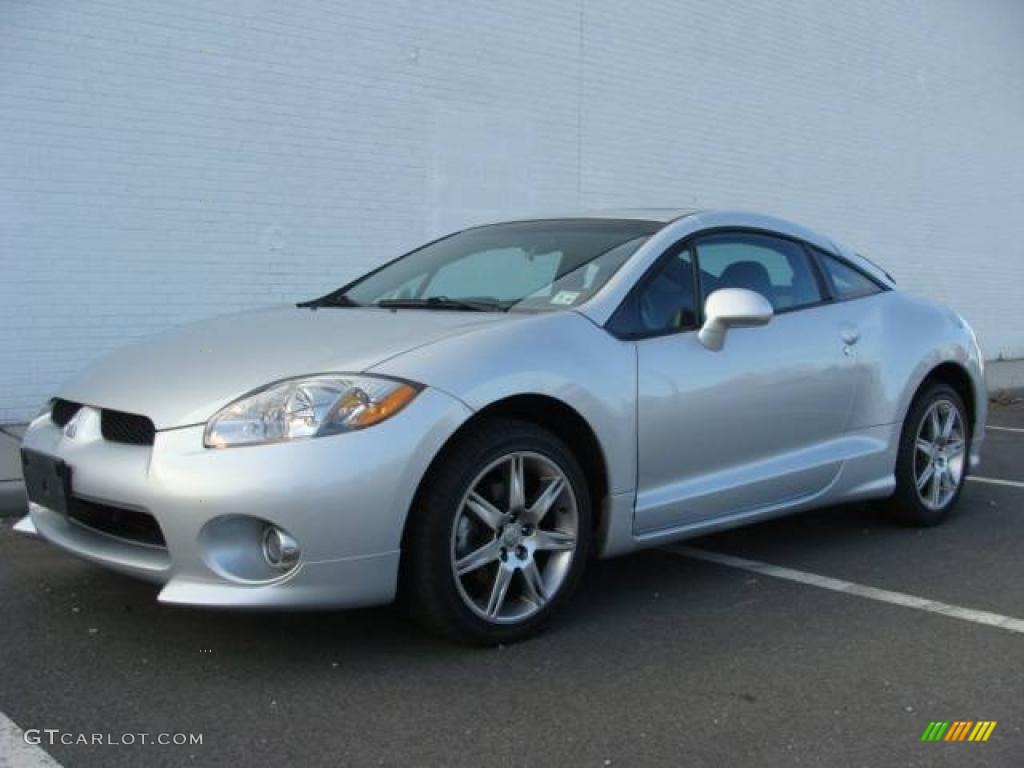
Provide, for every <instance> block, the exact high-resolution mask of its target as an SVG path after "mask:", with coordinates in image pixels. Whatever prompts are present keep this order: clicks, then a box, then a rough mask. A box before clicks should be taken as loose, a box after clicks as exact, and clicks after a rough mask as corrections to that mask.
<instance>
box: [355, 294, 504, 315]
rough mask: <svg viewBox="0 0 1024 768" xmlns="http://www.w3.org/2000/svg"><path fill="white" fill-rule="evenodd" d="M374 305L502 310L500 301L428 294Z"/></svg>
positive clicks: (477, 310)
mask: <svg viewBox="0 0 1024 768" xmlns="http://www.w3.org/2000/svg"><path fill="white" fill-rule="evenodd" d="M374 306H377V307H384V308H385V309H458V310H462V311H464V312H504V311H505V310H506V308H505V307H504V306H503V305H502V303H501V302H500V301H497V300H495V301H487V300H485V299H450V298H448V297H447V296H430V297H428V298H426V299H381V300H380V301H378V302H377V303H376V304H375V305H374Z"/></svg>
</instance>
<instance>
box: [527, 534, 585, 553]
mask: <svg viewBox="0 0 1024 768" xmlns="http://www.w3.org/2000/svg"><path fill="white" fill-rule="evenodd" d="M533 537H534V541H535V545H536V548H537V549H539V550H542V551H545V552H563V551H565V550H568V549H572V548H573V547H575V546H576V537H575V536H574V535H573V534H571V533H563V532H562V531H537V532H536V533H535V534H534V535H533Z"/></svg>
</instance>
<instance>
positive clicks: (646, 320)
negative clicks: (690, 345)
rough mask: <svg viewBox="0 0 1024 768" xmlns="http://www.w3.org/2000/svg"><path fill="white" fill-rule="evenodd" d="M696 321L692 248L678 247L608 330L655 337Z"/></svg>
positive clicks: (642, 283) (647, 278) (625, 304)
mask: <svg viewBox="0 0 1024 768" xmlns="http://www.w3.org/2000/svg"><path fill="white" fill-rule="evenodd" d="M696 324H697V303H696V293H695V291H694V281H693V251H692V250H690V248H689V247H685V248H684V247H681V246H676V247H674V248H672V249H670V250H669V251H668V252H666V254H665V255H664V256H663V257H662V259H661V260H660V261H659V262H658V263H657V265H656V266H655V267H654V269H653V271H652V272H650V273H648V274H647V275H645V276H644V278H643V279H642V280H641V281H640V283H639V284H638V285H637V289H636V290H635V291H633V293H631V294H630V296H629V298H627V299H626V300H625V301H624V302H623V303H622V306H620V307H619V309H618V310H617V311H616V313H615V315H613V316H612V319H611V321H610V322H609V324H608V329H609V330H610V331H612V333H616V334H618V335H620V336H655V335H658V334H663V333H673V332H675V331H683V330H687V329H690V328H694V327H696Z"/></svg>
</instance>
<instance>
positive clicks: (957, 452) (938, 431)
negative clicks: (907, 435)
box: [914, 399, 967, 510]
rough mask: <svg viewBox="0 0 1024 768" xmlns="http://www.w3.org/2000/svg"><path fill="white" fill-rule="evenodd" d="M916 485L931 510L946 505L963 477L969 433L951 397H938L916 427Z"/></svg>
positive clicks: (918, 492)
mask: <svg viewBox="0 0 1024 768" xmlns="http://www.w3.org/2000/svg"><path fill="white" fill-rule="evenodd" d="M914 445H915V448H914V484H915V485H916V486H917V495H918V498H920V500H921V503H922V504H924V505H925V506H926V507H927V508H928V509H932V510H938V509H942V508H944V507H945V506H946V505H948V504H949V503H950V501H952V499H953V497H954V496H955V495H956V492H957V489H958V488H959V487H960V483H962V482H963V477H964V460H965V454H966V451H967V432H966V430H965V428H964V421H963V417H962V416H961V414H960V409H959V408H957V407H956V405H955V404H954V403H953V402H952V401H950V400H945V399H943V400H936V401H935V402H934V403H932V404H931V406H930V407H929V408H928V410H927V411H925V414H924V418H922V419H921V423H920V424H919V425H918V428H917V437H916V440H915V443H914Z"/></svg>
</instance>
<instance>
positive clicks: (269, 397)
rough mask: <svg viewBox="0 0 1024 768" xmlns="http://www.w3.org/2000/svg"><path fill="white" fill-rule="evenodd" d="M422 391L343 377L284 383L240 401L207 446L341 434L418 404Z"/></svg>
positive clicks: (211, 431) (209, 430) (209, 428)
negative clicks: (416, 399) (407, 406)
mask: <svg viewBox="0 0 1024 768" xmlns="http://www.w3.org/2000/svg"><path fill="white" fill-rule="evenodd" d="M419 391H420V390H419V387H417V386H416V385H413V384H410V383H408V382H404V381H395V380H394V379H384V378H377V377H375V376H345V375H342V374H336V375H323V376H310V377H306V378H301V379H290V380H288V381H280V382H277V383H276V384H271V385H270V386H267V387H264V388H263V389H258V390H256V391H255V392H252V393H251V394H248V395H246V396H245V397H243V398H241V399H240V400H236V401H235V402H233V403H232V404H231V405H229V406H227V407H226V408H224V409H222V410H221V411H220V412H218V413H217V415H216V416H214V417H213V418H212V419H210V421H209V423H208V424H207V425H206V434H205V436H204V438H203V442H204V444H205V445H206V447H207V448H226V447H228V446H232V445H253V444H255V443H276V442H281V441H284V440H296V439H299V438H303V437H321V436H323V435H336V434H338V433H339V432H352V431H354V430H357V429H365V428H366V427H370V426H373V425H374V424H377V423H379V422H382V421H384V420H385V419H388V418H390V417H392V416H394V415H395V414H396V413H398V412H399V411H400V410H402V409H403V408H404V407H405V406H406V405H408V404H409V403H410V402H412V400H413V398H415V397H416V395H418V394H419Z"/></svg>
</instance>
